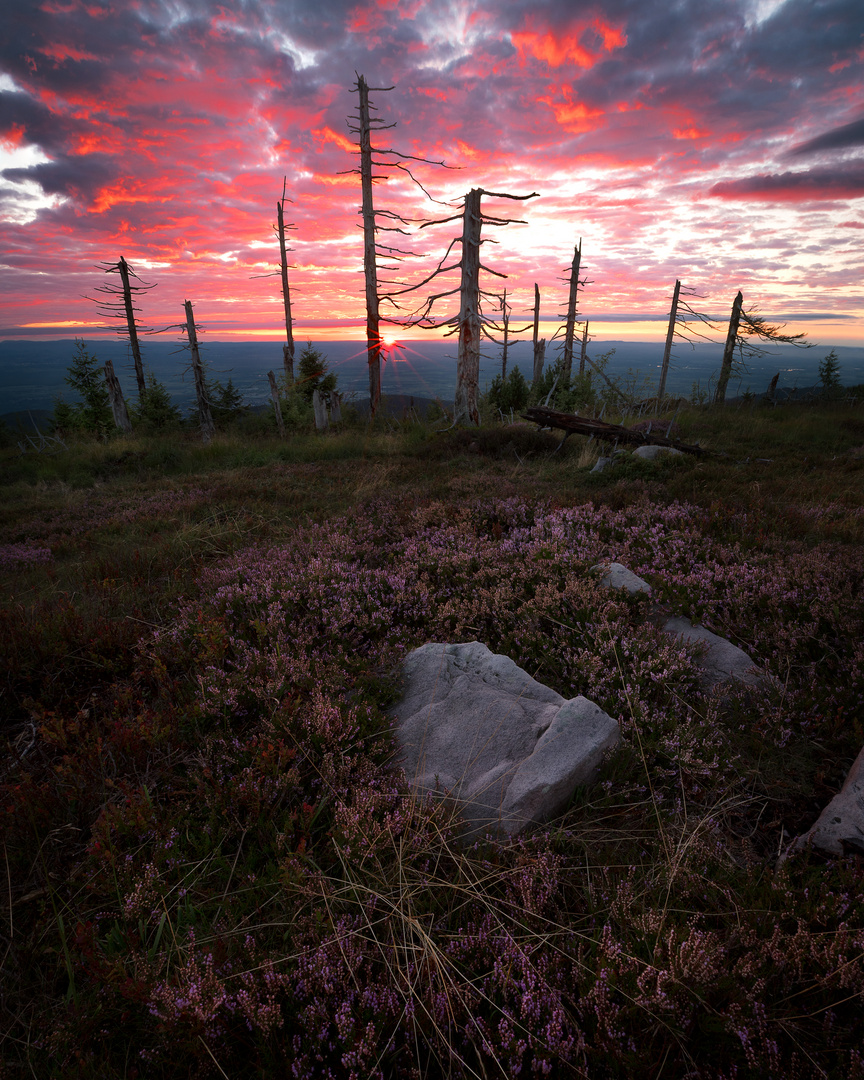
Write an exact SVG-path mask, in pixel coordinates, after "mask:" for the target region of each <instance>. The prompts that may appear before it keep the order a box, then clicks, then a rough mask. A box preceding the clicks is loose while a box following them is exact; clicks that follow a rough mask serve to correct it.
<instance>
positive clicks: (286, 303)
mask: <svg viewBox="0 0 864 1080" xmlns="http://www.w3.org/2000/svg"><path fill="white" fill-rule="evenodd" d="M284 202H285V185H284V183H283V185H282V198H281V199H280V200H279V202H277V203H276V221H277V232H278V234H279V255H280V260H281V274H282V306H283V308H284V309H285V334H286V337H287V343H286V344H285V345H283V346H282V362H283V364H284V366H285V382H286V385H287V386H290V385H291V384H292V383H293V382H294V320H293V318H292V316H291V290H290V289H289V288H288V248H287V247H286V244H285V212H284V207H283V203H284Z"/></svg>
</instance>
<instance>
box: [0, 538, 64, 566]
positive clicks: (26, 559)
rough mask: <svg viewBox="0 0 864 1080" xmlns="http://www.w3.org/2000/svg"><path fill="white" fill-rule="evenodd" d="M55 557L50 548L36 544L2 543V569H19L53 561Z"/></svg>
mask: <svg viewBox="0 0 864 1080" xmlns="http://www.w3.org/2000/svg"><path fill="white" fill-rule="evenodd" d="M53 558H54V556H53V555H52V554H51V549H50V548H46V547H37V546H36V545H35V544H27V543H25V544H0V570H19V569H21V568H23V567H25V566H35V565H37V564H38V563H47V562H51V561H52V559H53Z"/></svg>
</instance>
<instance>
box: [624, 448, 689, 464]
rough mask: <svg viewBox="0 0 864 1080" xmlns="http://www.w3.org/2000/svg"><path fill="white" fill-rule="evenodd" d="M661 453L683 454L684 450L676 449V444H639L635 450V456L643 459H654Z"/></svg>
mask: <svg viewBox="0 0 864 1080" xmlns="http://www.w3.org/2000/svg"><path fill="white" fill-rule="evenodd" d="M660 454H678V455H679V456H680V455H682V454H683V451H682V450H676V449H675V447H674V446H637V447H636V449H635V450H634V451H633V457H638V458H642V459H643V461H654V460H656V458H657V457H659V455H660Z"/></svg>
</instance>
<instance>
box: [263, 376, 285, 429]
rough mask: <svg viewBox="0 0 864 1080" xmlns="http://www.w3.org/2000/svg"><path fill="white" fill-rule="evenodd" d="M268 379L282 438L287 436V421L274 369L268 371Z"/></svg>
mask: <svg viewBox="0 0 864 1080" xmlns="http://www.w3.org/2000/svg"><path fill="white" fill-rule="evenodd" d="M267 381H268V382H269V383H270V398H271V400H272V402H273V415H274V416H275V417H276V427H277V428H278V429H279V435H280V437H281V438H283V439H284V438H285V421H284V420H283V419H282V404H281V402H280V401H279V387H278V386H277V385H276V376H275V374H274V373H273V372H272V371H268V372H267Z"/></svg>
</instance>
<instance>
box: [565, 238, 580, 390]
mask: <svg viewBox="0 0 864 1080" xmlns="http://www.w3.org/2000/svg"><path fill="white" fill-rule="evenodd" d="M581 263H582V241H581V240H580V241H579V243H578V244H577V245H576V249H575V251H574V252H573V262H572V263H571V264H570V293H569V295H568V297H567V321H566V322H565V324H564V364H563V370H562V372H561V375H562V378H563V382H564V386H565V387H566V386H569V384H570V375H571V373H572V371H573V338H574V336H575V333H576V300H577V297H578V294H579V269H580V266H581Z"/></svg>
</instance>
